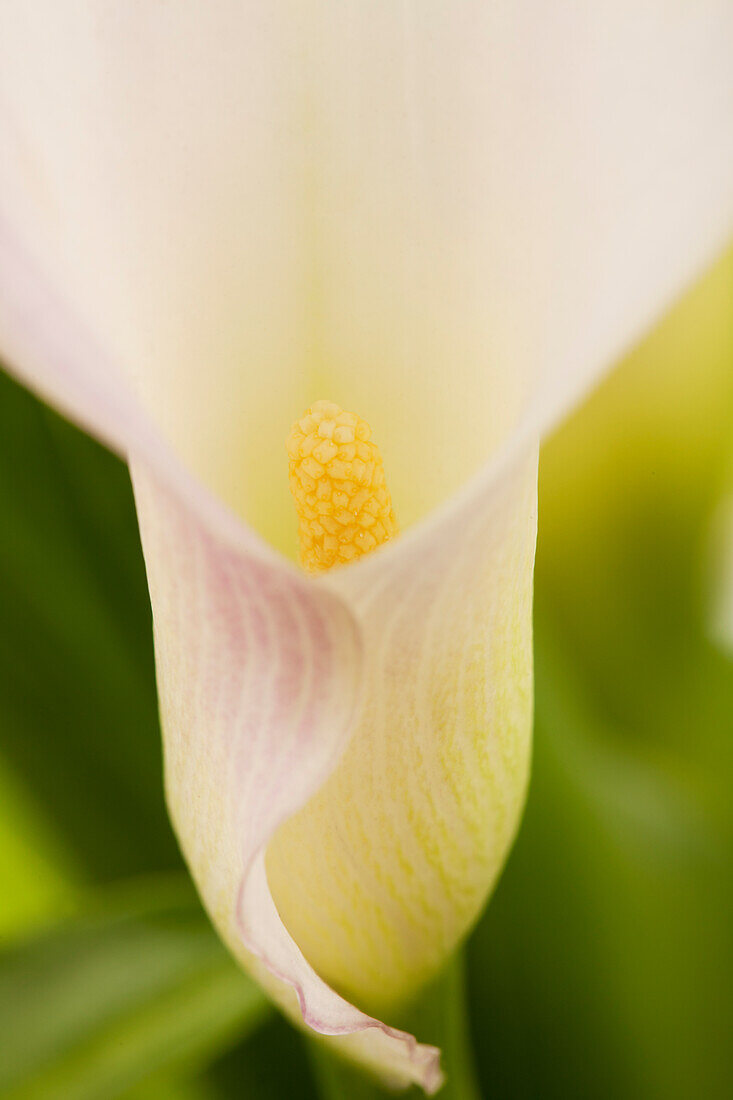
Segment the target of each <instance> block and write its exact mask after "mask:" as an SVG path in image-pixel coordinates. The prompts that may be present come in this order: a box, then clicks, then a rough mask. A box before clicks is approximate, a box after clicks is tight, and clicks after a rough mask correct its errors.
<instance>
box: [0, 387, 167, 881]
mask: <svg viewBox="0 0 733 1100" xmlns="http://www.w3.org/2000/svg"><path fill="white" fill-rule="evenodd" d="M0 515H1V516H2V522H3V538H2V539H0V623H2V629H0V741H1V743H2V753H3V759H4V760H5V761H6V764H7V767H8V768H9V769H11V770H12V772H13V773H14V774H15V775H16V777H17V779H18V781H19V783H21V784H22V786H23V787H24V788H25V790H26V791H27V792H28V796H29V797H32V798H34V799H35V800H36V802H37V804H38V806H39V808H40V809H41V810H42V812H43V813H44V814H45V815H46V816H47V819H48V820H49V822H50V823H51V824H52V826H53V828H54V830H55V831H56V832H57V834H58V837H59V842H60V843H62V844H66V846H67V847H68V848H69V850H71V851H73V853H74V858H75V860H77V861H78V862H79V863H80V865H81V866H82V867H84V868H86V870H87V871H88V873H89V874H90V875H91V876H92V877H93V878H95V879H97V880H109V879H112V878H115V877H117V876H122V875H130V874H138V873H144V872H149V871H158V870H166V869H168V868H180V867H181V861H180V856H179V854H178V851H177V847H176V844H175V841H174V839H173V835H172V832H171V829H170V825H169V824H168V821H167V816H166V813H165V807H164V802H163V796H162V774H161V771H162V769H161V750H160V736H159V727H158V715H157V703H156V693H155V681H154V665H153V652H152V630H151V621H150V608H149V603H148V596H147V588H146V582H145V574H144V568H143V562H142V555H141V552H140V545H139V540H138V535H137V524H136V520H135V513H134V507H133V502H132V493H131V489H130V484H129V478H128V476H127V471H126V469H125V467H124V466H123V465H122V463H121V462H119V460H118V459H116V458H114V457H113V456H112V455H110V454H109V453H108V452H106V451H105V450H104V449H103V448H101V447H99V446H98V445H97V444H96V443H94V442H93V441H92V440H90V439H88V438H87V437H86V436H84V435H83V434H82V433H81V432H79V431H77V430H76V429H75V428H73V427H71V426H70V425H69V424H67V423H66V422H65V421H63V420H62V419H61V418H60V417H58V416H57V415H56V414H55V413H53V412H52V411H50V410H49V409H47V408H46V407H45V406H43V405H42V404H41V403H40V402H38V401H37V400H36V399H35V398H33V397H31V396H30V395H29V394H28V393H26V392H25V391H23V390H22V389H21V388H20V387H19V386H18V385H16V383H14V382H12V381H11V380H10V379H9V378H8V377H6V376H5V375H4V374H2V372H0Z"/></svg>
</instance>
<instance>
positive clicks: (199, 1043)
mask: <svg viewBox="0 0 733 1100" xmlns="http://www.w3.org/2000/svg"><path fill="white" fill-rule="evenodd" d="M270 1011H271V1009H270V1006H269V1003H268V1002H267V1001H266V999H265V997H264V995H263V994H262V993H261V991H260V990H259V989H258V988H257V987H256V986H255V985H254V984H253V983H252V982H251V981H249V979H247V978H246V977H245V976H244V974H242V973H241V971H240V970H239V969H238V968H237V967H236V966H235V964H234V963H233V961H232V960H231V959H230V957H229V955H228V954H227V952H226V951H225V949H224V947H223V946H222V944H221V942H220V941H219V939H218V938H217V937H216V935H215V933H214V932H213V929H212V928H211V926H210V924H209V922H208V920H207V919H206V917H205V915H204V914H203V912H202V910H201V907H200V904H199V902H198V900H197V899H196V897H195V895H194V894H193V891H192V890H191V888H190V886H189V885H188V883H186V882H185V881H183V882H181V880H180V879H179V878H178V877H176V878H175V879H174V880H168V879H165V880H150V881H146V882H142V883H140V884H136V885H135V887H134V889H129V888H127V889H124V890H120V889H117V890H113V891H110V892H109V895H108V896H107V898H106V900H105V901H104V903H103V904H102V905H100V906H99V907H98V909H96V910H95V911H94V912H93V913H92V914H90V915H85V916H81V917H79V918H77V919H76V920H74V921H71V922H69V923H67V924H65V925H63V926H61V927H59V928H57V929H54V930H53V931H51V932H49V933H47V934H45V935H43V936H41V937H38V938H36V939H33V940H31V941H30V942H27V943H24V944H22V945H20V946H18V947H14V948H12V949H10V950H8V951H6V952H5V953H4V954H3V955H0V1035H2V1046H3V1057H2V1060H1V1061H0V1094H2V1096H3V1097H4V1098H6V1100H59V1098H60V1097H63V1098H64V1100H112V1098H113V1097H116V1096H119V1095H120V1094H121V1093H123V1092H124V1090H125V1089H128V1088H130V1087H131V1086H132V1085H134V1084H135V1082H137V1081H141V1080H144V1079H145V1078H146V1077H149V1076H150V1075H151V1074H154V1073H156V1072H160V1071H162V1070H169V1069H170V1068H171V1067H176V1066H180V1065H181V1064H183V1065H185V1066H189V1065H197V1064H198V1063H199V1062H200V1061H201V1060H206V1059H207V1058H209V1057H211V1056H213V1054H215V1053H217V1052H218V1051H219V1050H221V1049H222V1048H223V1047H225V1046H227V1045H228V1044H231V1043H232V1042H234V1041H235V1040H236V1039H237V1038H239V1037H241V1036H242V1035H243V1034H245V1033H247V1032H248V1031H252V1030H253V1029H255V1028H257V1027H258V1026H259V1025H260V1024H261V1023H262V1022H263V1020H264V1019H266V1018H267V1016H268V1015H269V1013H270Z"/></svg>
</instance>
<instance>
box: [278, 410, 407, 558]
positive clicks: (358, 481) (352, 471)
mask: <svg viewBox="0 0 733 1100" xmlns="http://www.w3.org/2000/svg"><path fill="white" fill-rule="evenodd" d="M371 434H372V433H371V429H370V427H369V425H368V424H367V422H366V421H365V420H362V419H361V417H359V416H357V415H356V413H350V412H344V410H343V409H341V408H339V406H338V405H335V404H334V403H333V402H332V401H316V403H315V405H311V407H310V408H309V409H308V411H307V412H306V414H305V415H304V416H302V417H301V418H300V420H298V421H296V423H295V424H294V425H293V427H292V430H291V432H290V435H289V436H288V443H287V447H288V457H289V459H290V488H291V491H292V494H293V500H294V501H295V507H296V509H297V512H298V535H299V537H300V560H301V564H302V565H303V568H304V569H307V570H308V572H309V573H322V572H324V571H325V570H326V569H331V568H332V567H333V566H334V565H345V564H346V563H347V562H350V561H355V560H356V559H357V558H360V557H362V555H363V554H368V553H369V552H370V551H371V550H376V548H377V547H378V546H381V545H382V543H384V542H387V541H388V540H389V539H391V538H392V537H393V535H396V534H397V523H396V521H395V515H394V509H393V508H392V499H391V497H390V495H389V490H388V489H387V485H386V481H385V477H384V465H383V463H382V456H381V454H380V453H379V448H378V447H377V445H376V444H375V443H373V442H372V440H371Z"/></svg>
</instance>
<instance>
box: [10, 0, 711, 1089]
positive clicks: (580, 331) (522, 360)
mask: <svg viewBox="0 0 733 1100" xmlns="http://www.w3.org/2000/svg"><path fill="white" fill-rule="evenodd" d="M732 41H733V11H731V8H730V5H729V4H728V3H727V2H725V0H722V2H713V0H704V2H703V3H701V4H698V5H696V6H695V9H694V12H693V11H692V10H687V9H686V8H685V9H683V8H682V7H680V8H679V9H674V10H670V5H668V4H666V3H661V2H659V3H657V2H648V3H641V4H638V3H637V4H633V5H632V4H627V3H626V2H625V0H622V2H621V3H615V4H610V5H608V6H604V7H603V10H602V11H601V9H600V8H598V9H594V10H593V11H592V12H589V11H588V10H587V6H586V5H583V4H581V3H580V2H578V3H571V4H569V5H564V6H563V9H562V12H558V11H557V10H553V7H552V6H548V5H542V4H539V3H519V4H516V3H511V4H510V3H503V2H499V3H495V4H486V3H484V2H483V0H457V2H455V3H451V4H445V3H443V2H439V0H427V2H424V3H422V2H421V3H420V4H417V3H414V4H413V3H409V2H408V3H406V4H396V3H395V4H393V3H390V2H387V0H385V2H380V3H376V4H375V3H372V2H367V0H353V2H350V3H341V2H336V0H320V2H318V3H316V4H314V5H308V6H307V7H306V8H305V9H302V10H301V6H298V5H291V4H289V3H282V4H280V3H271V2H269V0H268V2H265V0H245V2H241V0H240V2H234V0H215V2H213V3H211V4H207V5H201V4H199V3H197V2H195V0H183V2H181V3H179V4H177V5H175V8H171V7H169V6H167V5H150V4H147V3H142V2H140V3H138V2H127V3H124V4H123V3H121V2H120V3H109V4H105V5H99V4H97V3H93V2H92V0H77V2H75V3H73V4H70V5H56V4H52V3H51V2H50V0H49V2H44V3H38V4H34V5H27V4H24V3H21V0H10V2H8V3H6V4H5V5H3V8H2V12H1V13H0V81H1V82H2V85H1V87H0V141H1V142H2V147H1V149H0V152H1V153H2V155H1V156H0V349H2V353H3V355H4V356H5V357H6V359H7V362H8V365H9V366H10V367H11V369H13V370H14V371H16V372H17V373H18V375H19V376H20V377H21V378H23V379H25V380H26V381H27V382H28V384H29V385H31V386H33V387H34V388H36V389H37V390H38V391H39V392H41V393H42V394H43V395H44V396H46V397H47V398H48V399H49V400H51V401H53V402H55V403H56V404H57V405H58V406H59V407H60V408H61V409H62V410H63V411H65V412H67V413H68V414H70V415H72V416H74V417H75V418H76V419H78V420H79V421H80V422H81V423H82V424H83V425H84V426H85V427H87V428H88V429H89V430H91V431H93V432H94V433H95V434H97V435H98V436H99V437H100V438H102V439H103V440H105V441H106V442H107V443H109V444H110V445H112V446H113V447H115V448H116V449H117V450H118V451H119V452H120V453H121V454H123V455H124V456H125V457H126V459H127V460H128V462H129V464H130V469H131V473H132V478H133V483H134V488H135V496H136V502H137V507H138V514H139V519H140V529H141V536H142V541H143V548H144V553H145V559H146V566H147V570H148V578H149V584H150V592H151V602H152V606H153V615H154V626H155V644H156V666H157V677H158V685H159V694H160V703H161V717H162V726H163V735H164V747H165V769H166V788H167V798H168V803H169V807H170V812H171V816H172V819H173V822H174V825H175V828H176V831H177V834H178V836H179V838H180V841H181V845H182V848H183V851H184V853H185V855H186V859H187V861H188V863H189V866H190V867H191V871H192V874H193V876H194V878H195V880H196V882H197V885H198V888H199V890H200V892H201V896H202V898H203V900H204V903H205V905H206V906H207V908H208V910H209V912H210V913H211V916H212V918H213V920H214V921H215V923H216V925H217V927H218V928H219V930H220V932H221V934H222V936H223V937H224V939H225V940H226V941H227V943H228V944H229V945H230V947H231V949H232V951H233V952H234V953H235V955H237V957H238V958H239V959H240V960H241V961H242V962H243V964H244V965H245V966H246V967H248V968H249V969H250V970H252V971H253V972H254V973H255V974H256V976H257V977H258V978H259V979H260V980H261V981H262V982H263V983H264V984H266V985H267V987H268V989H269V990H270V992H271V993H272V995H273V996H274V997H276V998H277V999H278V1000H279V1001H280V1002H281V1003H283V1004H284V1006H285V1007H286V1009H287V1010H288V1011H289V1012H291V1013H292V1014H294V1015H297V1014H299V1013H302V1016H303V1018H304V1019H305V1021H306V1023H307V1024H309V1025H310V1026H312V1027H314V1028H316V1029H317V1030H319V1031H321V1032H323V1033H324V1034H327V1035H331V1036H333V1038H332V1040H331V1042H332V1043H333V1044H334V1045H336V1046H341V1047H343V1048H345V1049H346V1050H347V1052H350V1053H351V1054H352V1055H354V1056H355V1057H358V1058H360V1059H361V1060H362V1061H365V1062H368V1063H370V1064H371V1065H373V1066H374V1067H375V1068H377V1069H380V1070H381V1071H382V1072H384V1073H385V1074H387V1075H388V1076H390V1077H391V1078H394V1079H395V1080H416V1081H419V1082H420V1083H422V1084H423V1085H424V1086H425V1087H426V1088H428V1089H434V1088H435V1087H436V1086H437V1084H438V1082H439V1071H438V1067H437V1052H436V1051H435V1050H434V1049H433V1048H430V1047H425V1046H421V1045H419V1044H416V1042H415V1040H414V1039H412V1038H411V1037H409V1036H405V1035H404V1034H402V1033H400V1032H398V1031H395V1030H394V1029H392V1028H391V1027H389V1026H388V1025H387V1024H384V1023H381V1022H380V1021H379V1019H378V1018H377V1015H376V1014H377V1013H379V1014H380V1015H381V1014H382V1013H384V1015H385V1017H386V1018H387V1019H389V1013H390V1012H391V1011H392V1010H393V1007H394V1006H395V1005H396V1004H398V1003H399V1002H400V1001H401V1000H403V999H405V998H406V997H408V996H409V995H411V994H412V993H413V992H414V991H416V990H417V989H418V988H419V986H420V984H421V983H422V982H424V981H425V980H426V979H427V978H429V977H430V976H431V975H432V974H433V973H435V971H436V969H438V968H439V967H440V965H441V964H442V962H443V961H444V960H445V958H446V957H447V955H448V954H449V953H450V952H451V951H452V950H453V949H454V947H455V945H456V944H457V943H458V941H459V940H460V939H461V937H462V936H463V935H464V934H465V933H466V931H467V929H468V928H469V927H470V924H471V922H472V921H473V920H474V919H475V917H476V915H477V913H478V912H479V910H480V908H481V905H482V904H483V902H484V900H485V898H486V896H487V894H488V892H489V891H490V889H491V887H492V885H493V883H494V882H495V880H496V876H497V874H498V873H499V871H500V868H501V866H502V863H503V861H504V859H505V857H506V853H507V851H508V848H509V846H510V844H511V840H512V838H513V835H514V833H515V831H516V827H517V824H518V821H519V816H520V813H521V806H522V802H523V797H524V791H525V787H526V779H527V770H528V759H529V741H530V724H531V581H532V560H533V547H534V530H535V480H536V462H537V458H536V448H537V440H538V438H539V436H540V434H541V433H542V432H543V431H545V430H546V429H547V428H548V427H549V426H551V424H552V423H554V422H555V421H556V420H557V418H558V416H560V415H561V414H562V413H563V412H564V410H565V409H567V407H568V406H569V405H570V403H571V402H572V401H573V400H575V399H576V398H577V397H578V395H579V394H580V393H581V392H582V391H583V390H584V389H585V388H586V387H587V386H588V385H589V384H590V383H591V381H592V380H593V379H594V377H595V376H597V374H598V373H599V372H600V371H601V370H602V369H604V368H605V367H606V366H608V365H609V364H610V362H611V361H612V359H613V358H614V357H615V356H616V355H617V354H618V353H619V352H620V351H621V350H623V348H624V347H625V346H626V345H627V343H628V342H629V341H630V340H632V339H633V338H634V337H635V336H636V335H637V334H638V333H639V332H640V331H642V330H643V328H644V327H645V326H646V325H647V324H648V323H649V322H650V321H651V320H652V319H653V317H654V316H655V314H656V313H657V312H658V311H659V310H660V309H661V308H663V307H664V305H665V304H666V303H667V302H669V301H670V299H671V298H672V297H673V296H674V295H675V294H676V293H678V291H679V290H681V289H682V288H683V287H684V285H685V283H686V282H687V281H688V280H689V279H690V278H691V277H693V276H694V274H695V273H696V272H697V271H698V270H700V269H701V268H702V266H703V265H704V264H705V263H707V262H708V261H709V260H710V259H712V258H713V256H714V254H715V252H716V250H717V249H718V248H719V247H720V246H722V244H723V243H724V241H725V239H726V237H727V235H728V234H729V233H730V231H731V223H732V220H733V212H732V210H731V204H732V203H733V133H732V132H731V128H730V124H729V120H730V117H731V113H732V110H733V74H731V67H730V64H729V59H730V53H731V43H732ZM323 395H328V397H329V398H331V399H333V400H334V401H336V402H338V404H339V405H341V406H342V407H344V408H347V409H355V410H358V412H359V414H360V415H362V416H364V417H366V419H367V420H368V421H369V423H370V424H371V425H372V427H373V428H374V429H375V432H377V433H378V437H379V441H380V446H381V448H382V451H383V456H384V463H385V467H386V469H387V473H388V480H389V485H390V488H391V491H392V495H393V498H394V505H395V511H396V513H397V515H398V516H399V519H400V522H401V524H402V526H403V534H402V535H401V536H400V537H399V538H397V539H395V540H393V541H392V542H390V544H389V545H388V546H386V547H383V548H382V549H380V550H378V551H376V552H375V553H374V554H372V555H370V556H368V557H366V558H364V559H363V560H362V561H359V562H357V563H355V564H353V565H348V566H345V567H344V568H341V569H339V570H336V571H335V572H333V573H328V574H326V575H324V576H323V577H320V578H318V579H317V580H316V579H312V578H309V577H306V576H305V575H304V574H303V573H301V572H300V571H299V570H298V569H297V568H296V567H294V566H292V565H291V564H289V563H288V562H287V561H286V560H285V559H284V558H283V557H281V556H280V554H279V553H278V552H277V550H276V549H273V548H272V546H273V545H274V546H275V547H276V548H277V549H279V550H288V551H290V549H291V547H292V529H293V523H292V517H291V515H290V507H291V506H290V503H289V501H288V486H287V472H286V466H285V460H284V457H283V444H284V440H285V437H286V435H287V432H288V429H289V427H290V425H291V423H292V422H293V421H294V420H295V418H296V417H297V416H298V415H299V414H300V413H301V412H302V410H303V409H304V408H306V407H308V405H309V404H310V403H312V401H314V400H315V399H317V398H319V397H321V396H323ZM263 536H264V537H263ZM268 543H269V544H271V545H268ZM336 989H337V990H338V991H339V992H338V993H337V992H335V990H336ZM347 998H351V1000H353V1002H354V1004H352V1003H350V1001H349V1000H348V999H347ZM354 1005H359V1006H360V1007H359V1008H356V1007H354Z"/></svg>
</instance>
